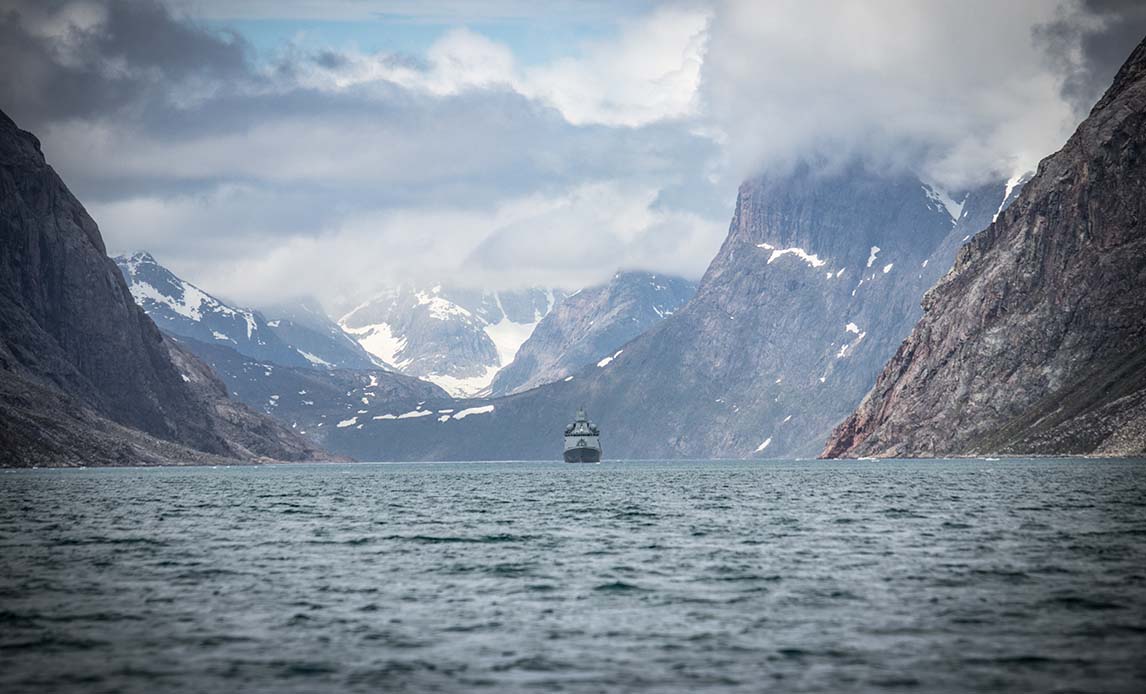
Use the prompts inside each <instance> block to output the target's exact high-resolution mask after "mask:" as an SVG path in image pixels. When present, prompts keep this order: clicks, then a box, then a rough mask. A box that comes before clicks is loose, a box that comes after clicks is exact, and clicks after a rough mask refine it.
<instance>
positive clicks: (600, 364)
mask: <svg viewBox="0 0 1146 694" xmlns="http://www.w3.org/2000/svg"><path fill="white" fill-rule="evenodd" d="M624 351H625V350H623V349H618V350H617V351H616V353H614V354H613V356H611V357H605V358H604V359H602V360H601V361H599V362H597V368H599V369H603V368H605V367H606V366H608V365H609V364H611V363H612V362H613V360H614V359H616V358H617V357H619V356H621V352H624Z"/></svg>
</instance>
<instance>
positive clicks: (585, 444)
mask: <svg viewBox="0 0 1146 694" xmlns="http://www.w3.org/2000/svg"><path fill="white" fill-rule="evenodd" d="M600 435H601V430H600V429H598V428H597V425H596V424H594V423H592V422H590V421H589V418H588V417H586V416H585V408H584V407H582V408H579V409H578V410H577V419H575V420H574V421H573V423H572V424H570V425H569V426H567V427H565V462H567V463H599V462H601V440H600V438H599V437H600Z"/></svg>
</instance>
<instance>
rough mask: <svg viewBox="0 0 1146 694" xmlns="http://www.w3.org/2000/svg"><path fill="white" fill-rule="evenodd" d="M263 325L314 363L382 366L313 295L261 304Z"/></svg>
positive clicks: (340, 366)
mask: <svg viewBox="0 0 1146 694" xmlns="http://www.w3.org/2000/svg"><path fill="white" fill-rule="evenodd" d="M260 313H262V315H264V316H266V317H267V325H268V326H269V327H270V328H271V330H272V331H274V334H275V335H277V336H278V337H279V339H281V340H282V341H283V342H286V343H287V344H288V345H290V346H291V347H293V348H294V349H295V350H296V351H298V353H299V354H301V355H302V356H303V357H304V358H306V360H307V361H309V362H310V363H311V364H312V365H314V366H321V367H327V368H332V369H377V368H379V367H380V366H382V362H381V360H379V359H376V358H374V357H373V356H371V355H370V353H369V352H367V351H366V350H365V349H363V348H362V345H360V344H358V342H357V341H356V340H355V339H354V338H352V337H350V336H349V335H347V334H346V333H345V332H343V330H342V328H341V327H339V325H338V324H337V323H335V322H334V321H333V320H331V319H330V317H329V316H328V315H327V313H326V311H325V310H324V309H323V308H322V306H321V305H320V304H319V303H318V302H317V301H315V300H314V299H303V300H301V301H297V302H294V303H290V304H278V305H274V306H269V307H265V308H263V309H262V310H261V311H260Z"/></svg>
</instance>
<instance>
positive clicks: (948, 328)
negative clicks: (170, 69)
mask: <svg viewBox="0 0 1146 694" xmlns="http://www.w3.org/2000/svg"><path fill="white" fill-rule="evenodd" d="M1144 144H1146V41H1143V42H1142V43H1140V44H1139V45H1138V47H1137V48H1136V49H1135V50H1134V52H1133V54H1132V55H1131V56H1130V58H1129V59H1128V60H1127V62H1126V64H1125V65H1124V66H1123V67H1122V69H1121V70H1120V71H1119V72H1118V75H1117V76H1116V78H1115V80H1114V84H1113V85H1112V86H1111V87H1110V88H1109V89H1108V90H1107V91H1106V94H1105V95H1104V96H1103V97H1102V99H1101V100H1099V102H1098V104H1097V105H1096V106H1095V107H1094V109H1093V110H1092V111H1091V112H1090V116H1089V117H1088V118H1087V119H1086V120H1085V121H1084V122H1083V123H1082V125H1081V126H1079V129H1078V131H1077V132H1076V133H1075V134H1074V135H1073V136H1072V137H1071V138H1070V140H1069V141H1068V142H1067V143H1066V145H1065V146H1064V147H1063V148H1062V149H1061V150H1059V151H1058V152H1056V153H1055V154H1053V155H1052V156H1050V157H1048V158H1046V159H1044V160H1043V161H1042V163H1040V164H1039V168H1038V172H1037V173H1036V175H1035V176H1034V178H1032V179H1031V181H1030V182H1029V183H1028V184H1027V185H1026V186H1024V188H1023V191H1022V192H1021V193H1020V194H1019V196H1018V198H1017V200H1016V201H1015V202H1014V203H1013V204H1012V205H1011V206H1010V207H1009V208H1008V209H1007V210H1004V211H1003V213H1002V214H1001V215H999V217H998V218H997V219H996V220H995V221H994V222H993V223H992V224H991V225H990V226H989V227H987V228H986V229H984V230H983V231H982V232H980V233H978V234H976V235H975V237H974V238H973V239H972V240H971V242H970V243H968V244H967V245H966V246H964V247H963V248H962V249H961V250H960V251H959V255H958V258H957V261H956V264H955V267H954V269H953V270H952V271H951V272H950V273H948V274H947V275H946V276H944V277H943V279H942V280H941V281H940V282H939V283H938V284H937V285H936V286H935V287H934V288H933V289H931V290H930V291H929V292H928V293H927V296H926V298H925V299H924V307H925V309H926V312H925V314H924V316H923V320H921V321H920V322H919V324H918V325H917V326H916V327H915V329H914V330H913V331H912V333H911V335H910V336H909V337H908V339H907V340H906V341H904V343H903V344H902V345H901V346H900V347H899V349H898V351H897V352H896V353H895V356H894V358H892V359H891V360H890V361H889V362H888V364H887V366H886V367H885V368H884V369H883V371H882V372H881V373H880V376H879V379H878V381H877V382H876V384H875V386H874V387H873V388H872V390H871V392H870V393H869V394H868V395H867V397H866V398H865V399H864V401H863V403H862V404H861V405H860V406H859V408H858V409H857V410H856V412H855V413H853V414H852V415H851V416H850V417H848V418H847V420H845V421H844V422H843V423H842V424H841V425H840V426H839V427H838V428H837V429H836V431H835V432H834V433H833V435H832V437H831V439H830V440H829V441H828V443H827V446H826V448H825V450H824V455H826V456H869V455H876V456H888V457H900V456H943V455H953V454H958V455H984V454H1002V453H1005V454H1020V453H1044V454H1055V453H1057V454H1064V453H1065V454H1090V453H1097V454H1106V455H1134V454H1138V455H1140V454H1142V453H1146V233H1144V231H1143V226H1142V220H1143V218H1144V212H1146V209H1144V208H1143V204H1144V201H1146V188H1144V184H1143V181H1144V180H1146V178H1144V176H1143V174H1144V164H1143V158H1142V155H1141V152H1142V148H1143V146H1144Z"/></svg>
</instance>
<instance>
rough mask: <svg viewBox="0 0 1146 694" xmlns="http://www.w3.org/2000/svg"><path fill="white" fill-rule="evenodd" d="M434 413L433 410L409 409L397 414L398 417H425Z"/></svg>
mask: <svg viewBox="0 0 1146 694" xmlns="http://www.w3.org/2000/svg"><path fill="white" fill-rule="evenodd" d="M431 414H434V411H433V410H410V411H409V412H403V413H402V414H400V415H398V419H414V418H416V417H425V416H427V415H431Z"/></svg>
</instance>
